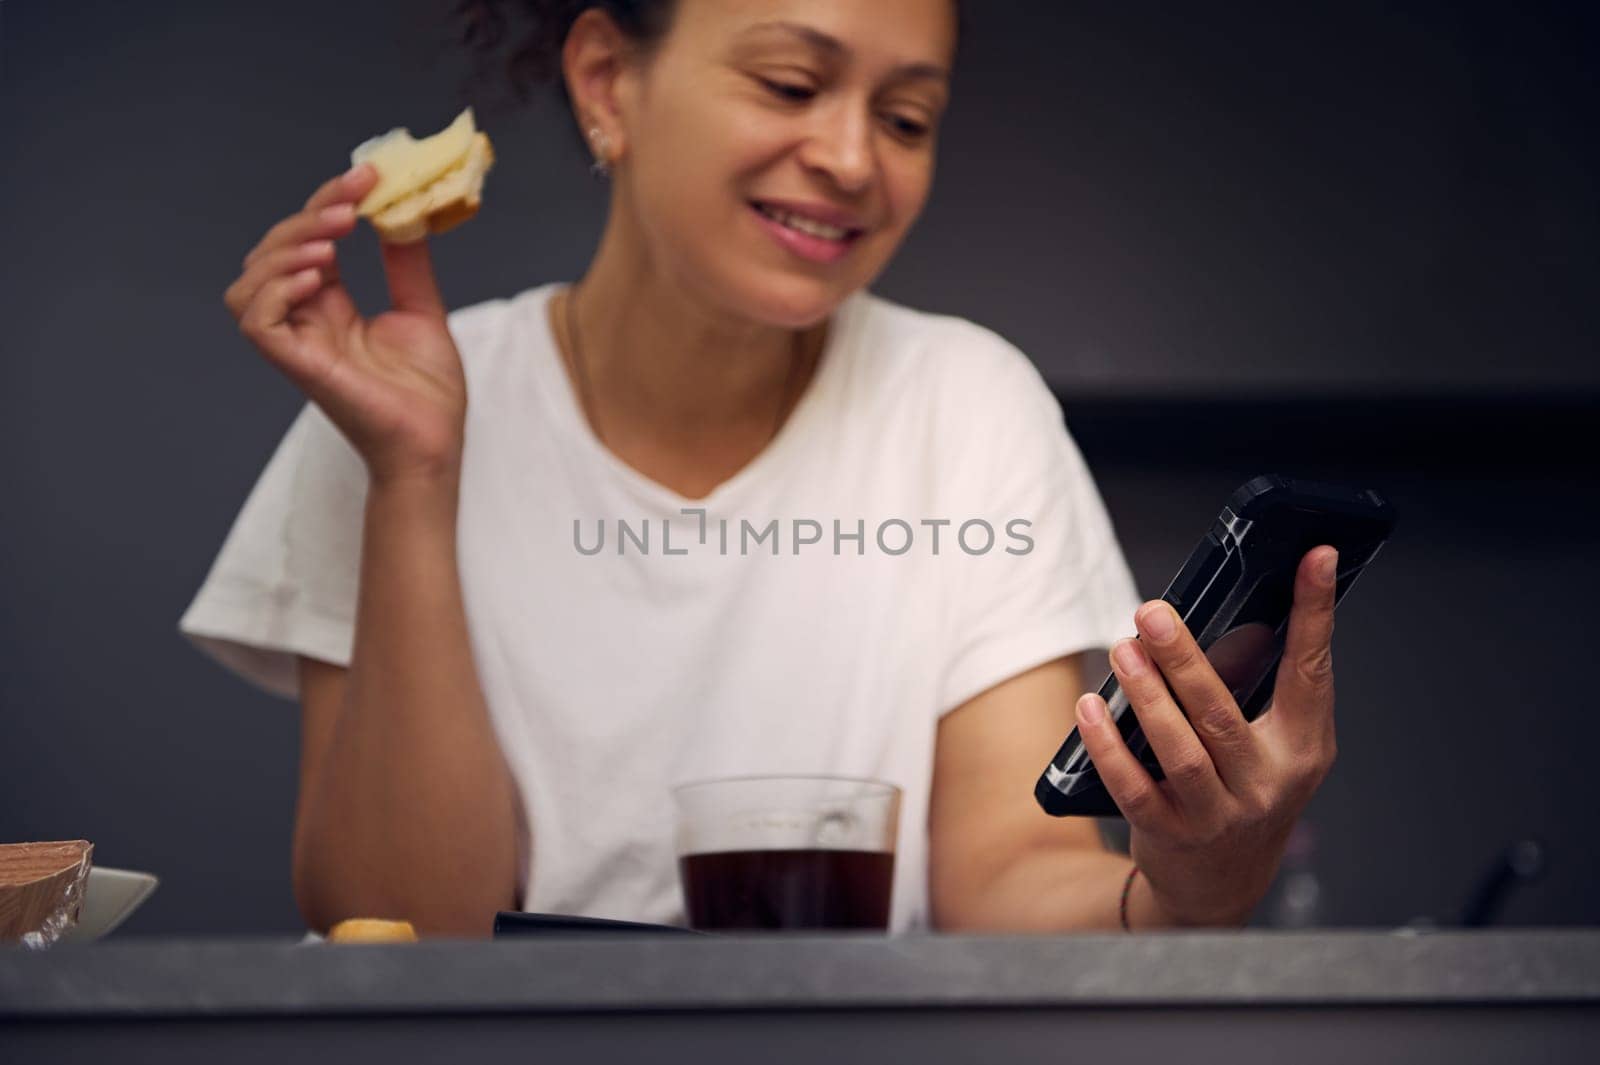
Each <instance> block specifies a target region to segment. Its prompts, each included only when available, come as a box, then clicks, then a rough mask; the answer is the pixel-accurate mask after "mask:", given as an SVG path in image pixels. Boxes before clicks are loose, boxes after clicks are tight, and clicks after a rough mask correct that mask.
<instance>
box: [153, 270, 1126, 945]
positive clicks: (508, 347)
mask: <svg viewBox="0 0 1600 1065" xmlns="http://www.w3.org/2000/svg"><path fill="white" fill-rule="evenodd" d="M559 287H560V286H559V285H557V284H554V283H551V284H546V285H542V286H539V287H537V288H532V289H528V290H526V291H524V292H521V293H519V294H518V295H516V296H514V297H512V298H509V299H494V300H489V301H486V302H483V303H479V304H476V305H474V306H471V307H466V308H462V309H460V310H457V311H454V312H452V313H451V315H450V330H451V333H452V335H453V336H454V337H455V339H456V342H457V346H458V348H459V349H460V351H461V355H462V361H463V364H464V366H465V371H466V377H467V388H468V397H469V405H468V413H467V426H466V437H465V451H464V456H463V460H462V478H461V495H460V512H459V519H458V561H459V566H460V575H461V584H462V592H463V596H464V600H465V605H466V615H467V625H468V630H469V634H470V639H471V644H472V650H473V655H474V659H475V661H476V664H477V668H478V673H479V678H480V680H481V682H482V686H483V692H484V695H485V698H486V700H487V703H488V708H489V712H490V714H491V716H492V718H493V722H494V727H495V730H496V733H497V735H498V736H499V740H500V743H501V746H502V747H503V749H504V751H505V753H506V755H507V759H508V762H509V764H510V766H511V770H512V772H513V773H514V775H515V777H516V780H517V783H518V785H519V786H520V789H521V793H522V796H523V801H524V803H525V805H526V815H527V823H528V825H529V826H530V827H531V840H524V841H522V842H523V843H524V844H525V845H527V850H526V853H528V854H529V855H530V863H529V867H528V868H527V869H526V870H525V871H524V876H525V877H526V880H525V893H524V895H523V905H524V908H525V909H528V910H532V911H540V912H557V913H572V914H583V915H588V916H595V917H612V918H621V919H631V920H642V921H654V922H661V923H682V922H683V920H684V909H683V900H682V896H681V893H680V889H679V885H678V879H677V865H676V857H675V854H674V825H673V807H672V804H671V801H670V799H669V789H670V788H671V787H672V786H673V785H675V784H678V783H681V782H685V781H690V780H698V779H706V778H713V777H724V776H744V775H751V774H767V773H775V774H825V775H840V776H852V777H872V778H877V779H881V780H887V781H890V782H892V783H894V784H897V785H899V786H900V787H901V788H902V789H903V790H904V795H903V799H902V803H903V805H902V810H901V823H900V832H899V839H898V843H897V847H898V856H897V859H896V875H895V888H894V903H893V907H892V919H891V927H892V930H894V931H904V930H907V929H912V928H921V927H926V926H927V924H928V902H927V814H928V797H929V785H930V782H931V777H932V767H933V757H934V740H935V734H936V728H937V725H938V722H939V718H940V716H941V715H943V714H944V713H946V712H947V711H949V710H952V709H954V708H956V707H958V706H960V705H961V704H962V703H963V702H965V701H966V700H968V699H970V698H971V697H973V696H974V695H977V694H978V693H979V692H982V691H983V690H985V689H987V688H989V687H992V686H993V685H995V684H997V683H999V682H1000V681H1003V680H1005V679H1006V678H1008V677H1011V676H1014V675H1015V674H1017V673H1020V672H1022V671H1024V670H1026V669H1029V668H1031V667H1033V666H1036V665H1039V664H1041V663H1043V662H1046V661H1048V660H1050V659H1052V658H1056V657H1059V656H1061V655H1067V654H1071V653H1073V652H1076V651H1079V650H1082V649H1085V648H1091V647H1107V646H1109V645H1110V644H1111V643H1112V642H1113V641H1114V640H1115V639H1117V638H1119V637H1122V636H1129V635H1132V634H1133V612H1134V609H1135V608H1136V607H1137V606H1138V604H1139V598H1138V595H1137V592H1136V590H1135V587H1134V583H1133V580H1132V577H1131V575H1130V573H1129V571H1128V567H1127V563H1126V562H1125V560H1124V558H1123V556H1122V553H1121V550H1120V548H1119V547H1118V544H1117V542H1116V538H1115V536H1114V533H1113V530H1112V526H1111V523H1110V521H1109V518H1108V516H1107V514H1106V511H1105V508H1104V505H1103V504H1102V501H1101V498H1100V495H1099V493H1098V491H1097V489H1096V488H1095V485H1094V482H1093V480H1092V479H1091V477H1090V475H1089V472H1088V470H1087V469H1086V468H1085V466H1084V463H1083V460H1082V457H1081V455H1080V453H1079V451H1078V449H1077V447H1076V445H1075V444H1074V443H1073V441H1072V439H1071V438H1070V436H1069V435H1068V433H1067V430H1066V427H1065V424H1064V422H1063V418H1062V414H1061V409H1060V407H1059V405H1058V404H1057V402H1056V400H1055V397H1054V396H1053V395H1052V394H1051V393H1050V391H1049V389H1048V388H1047V386H1046V385H1045V383H1044V381H1043V379H1042V378H1041V377H1040V375H1039V373H1038V371H1037V370H1036V369H1035V368H1034V366H1033V364H1032V363H1031V362H1029V361H1028V359H1027V357H1026V356H1024V355H1023V354H1022V353H1021V352H1020V351H1018V350H1017V349H1016V348H1015V347H1014V346H1012V345H1011V344H1009V343H1008V342H1006V341H1005V340H1004V339H1002V338H1001V337H1000V336H998V335H997V334H995V333H993V332H991V331H990V330H988V329H985V328H983V327H981V326H978V325H975V324H973V323H972V322H969V321H966V320H964V319H961V318H957V317H953V316H947V315H935V314H929V313H925V312H920V311H916V310H912V309H909V308H906V307H903V306H900V305H898V304H895V303H892V302H890V301H888V300H885V299H882V298H880V297H877V296H875V295H873V294H871V293H869V292H864V291H863V292H857V293H855V294H854V295H852V296H851V297H850V298H848V299H847V300H846V301H845V302H844V303H843V304H842V305H841V306H840V307H839V309H838V310H837V311H836V312H835V313H836V317H835V319H834V322H833V325H832V327H831V328H830V330H829V335H828V341H827V344H826V347H825V349H824V351H823V354H822V357H821V361H820V364H819V366H818V368H817V371H816V374H815V375H814V377H813V378H812V380H811V382H810V383H809V385H808V387H807V389H806V391H805V392H804V393H803V394H802V395H801V397H800V399H799V401H798V403H797V404H796V406H795V408H794V410H793V411H792V413H791V415H790V417H789V419H788V421H787V422H786V423H785V424H784V426H783V428H782V430H781V431H780V432H779V434H778V435H777V437H775V438H774V439H773V441H772V442H771V443H770V444H769V445H768V446H767V447H766V449H765V450H763V451H762V452H761V453H760V454H759V455H758V456H756V458H755V459H753V460H752V461H751V462H750V463H749V464H748V465H747V466H745V467H744V468H743V469H741V470H740V471H739V472H738V473H737V474H735V475H734V476H733V477H731V478H730V479H729V480H727V481H725V482H723V483H722V484H721V485H719V486H718V487H717V488H716V489H715V490H714V491H713V492H712V493H711V494H710V495H709V496H707V497H706V498H704V499H699V500H691V499H687V498H685V497H683V496H680V495H678V494H677V493H675V492H673V491H671V490H669V489H667V488H666V487H664V486H662V485H660V484H658V483H656V482H654V481H651V480H650V479H648V478H647V477H645V476H643V475H642V474H640V473H639V472H638V471H636V470H634V469H633V468H631V467H629V466H627V465H626V464H624V463H623V462H622V461H621V460H620V459H618V458H617V457H616V456H615V455H613V454H612V453H611V452H610V451H608V450H606V449H605V447H604V446H603V445H601V444H600V443H599V441H598V440H596V438H595V437H594V435H593V433H592V432H591V431H590V429H589V427H588V424H587V422H586V421H585V420H584V418H583V416H582V414H581V412H580V409H579V406H578V402H577V398H576V394H575V393H574V391H573V389H572V385H571V382H570V378H569V377H568V375H567V373H566V370H565V367H564V365H563V363H562V360H561V357H560V354H559V352H558V350H557V348H556V346H555V343H554V339H553V337H552V335H551V332H550V329H549V325H548V319H547V317H546V305H547V302H548V300H549V299H550V297H551V295H552V294H553V293H554V292H556V291H557V290H558V289H559ZM365 491H366V470H365V467H364V465H363V463H362V462H361V460H360V458H359V456H358V455H357V454H356V452H355V451H354V450H353V449H352V448H351V447H350V445H349V444H348V443H347V441H346V440H345V438H344V437H343V435H342V434H341V433H340V432H339V431H338V430H337V429H336V428H335V427H334V426H333V425H332V423H331V422H329V421H328V420H327V418H326V417H325V416H324V415H323V414H322V412H321V411H320V410H319V409H318V408H317V407H315V406H314V405H311V404H308V405H307V406H306V407H305V408H304V410H302V412H301V413H300V415H299V417H298V418H297V419H296V420H295V422H294V424H293V425H292V426H291V427H290V429H289V431H288V434H287V435H286V436H285V437H284V439H283V442H282V443H281V444H280V446H279V448H278V450H277V452H276V454H275V455H274V456H273V458H272V460H271V462H270V463H269V464H268V466H267V467H266V470H265V472H264V473H263V474H262V476H261V479H260V480H259V481H258V482H257V484H256V486H255V488H254V490H253V491H252V492H251V494H250V496H249V498H248V500H247V501H246V503H245V505H244V509H243V510H242V511H241V513H240V514H239V516H238V518H237V520H236V521H235V523H234V525H233V528H232V530H231V532H230V533H229V534H228V537H227V540H226V542H225V543H224V544H223V547H222V550H221V553H220V554H219V555H218V557H217V559H216V561H215V563H214V564H213V566H212V568H211V571H210V574H209V576H208V577H207V578H206V580H205V583H204V585H203V586H202V587H201V588H200V591H199V593H198V594H197V595H196V596H195V599H194V601H193V603H192V604H190V606H189V608H188V610H187V612H186V613H185V614H184V616H183V618H182V620H181V621H180V623H179V628H180V630H181V631H182V632H183V633H184V634H186V635H187V636H188V637H190V638H191V639H192V640H193V641H194V642H195V643H196V644H197V645H198V646H199V647H201V648H202V649H203V650H205V651H206V652H208V653H209V654H211V655H212V656H214V657H215V658H216V659H217V660H219V661H220V662H221V663H223V664H224V665H226V666H228V667H230V668H231V669H233V670H235V671H237V672H238V673H240V674H241V675H243V676H244V677H246V678H248V679H250V680H252V681H254V682H255V683H257V684H259V685H261V686H262V687H265V688H267V689H269V690H271V691H273V692H276V693H279V694H282V695H284V696H287V697H294V696H295V695H296V689H297V675H296V664H295V657H294V656H295V655H297V654H300V655H307V656H310V657H312V658H317V659H322V660H324V661H328V662H333V663H336V664H339V665H348V664H349V661H350V652H351V646H352V639H353V631H354V619H355V612H356V591H357V577H358V565H359V554H360V547H361V525H362V520H363V500H364V497H365ZM686 511H687V513H686ZM699 511H703V512H704V513H703V515H702V514H701V513H699ZM774 521H776V525H773V524H771V523H772V522H774ZM941 522H947V523H948V524H941ZM985 523H986V524H985ZM986 530H987V531H986ZM858 534H859V535H858ZM597 543H598V544H600V545H602V546H601V547H600V549H599V550H598V551H596V550H595V548H596V545H597ZM446 709H447V708H443V707H441V711H444V710H446ZM1063 709H1064V713H1063V721H1067V720H1070V711H1068V710H1067V709H1066V708H1063ZM1052 753H1053V752H1052V751H1044V750H1041V751H1040V752H1039V757H1040V768H1041V769H1042V768H1043V766H1044V763H1045V761H1046V760H1047V759H1048V758H1049V756H1050V755H1051V754H1052ZM1015 785H1016V787H1017V788H1018V789H1031V787H1032V785H1033V781H1032V780H1031V779H1030V780H1018V781H1016V782H1015ZM512 842H513V841H508V843H507V845H508V846H509V845H512Z"/></svg>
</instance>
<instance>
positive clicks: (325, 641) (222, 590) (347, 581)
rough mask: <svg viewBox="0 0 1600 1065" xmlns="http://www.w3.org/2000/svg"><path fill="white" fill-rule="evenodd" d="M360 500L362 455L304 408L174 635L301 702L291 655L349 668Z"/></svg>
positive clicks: (361, 511)
mask: <svg viewBox="0 0 1600 1065" xmlns="http://www.w3.org/2000/svg"><path fill="white" fill-rule="evenodd" d="M366 493H367V473H366V466H365V464H364V463H363V462H362V461H361V457H360V455H359V454H357V452H356V451H355V449H354V448H353V447H351V446H350V443H349V441H347V440H346V439H345V437H344V435H343V434H342V433H341V432H340V431H339V430H338V428H337V427H336V426H334V425H333V423H332V422H330V421H329V420H328V418H327V416H326V415H324V414H323V413H322V411H321V409H320V408H318V407H317V406H316V405H315V404H312V403H307V404H306V406H305V407H304V408H303V409H302V410H301V411H300V414H299V416H298V417H297V418H296V419H295V421H294V423H293V424H292V425H291V426H290V427H289V431H288V432H287V433H286V434H285V435H284V437H283V440H282V442H281V443H280V444H279V445H278V449H277V451H276V452H275V453H274V454H273V456H272V458H271V460H270V461H269V462H268V463H267V466H266V469H265V470H263V471H262V474H261V476H260V478H259V479H258V480H257V481H256V484H255V487H254V488H253V489H252V490H251V492H250V495H249V497H248V498H247V499H246V500H245V504H244V508H243V509H242V510H241V511H240V512H239V515H238V517H237V518H235V519H234V522H233V527H232V528H231V529H230V530H229V532H228V536H227V539H226V540H225V541H224V542H223V545H222V550H221V551H220V552H219V553H218V555H217V557H216V560H215V561H214V562H213V563H212V565H211V570H210V572H209V573H208V575H207V576H206V579H205V581H204V583H203V584H202V585H201V586H200V590H199V591H198V592H197V593H196V594H195V597H194V600H193V601H192V602H191V603H190V604H189V607H188V609H187V610H186V611H185V612H184V614H183V617H182V618H181V619H180V620H179V622H178V631H179V632H181V633H182V634H183V635H184V636H186V637H187V638H188V639H189V640H190V641H191V642H192V643H193V644H194V645H195V646H196V647H198V648H199V649H200V650H201V651H203V652H205V653H206V654H207V655H209V656H210V657H212V658H213V659H215V660H216V661H217V662H219V663H221V664H222V665H223V666H225V667H227V668H228V669H230V670H232V671H233V672H235V673H237V674H238V675H239V676H241V677H243V678H245V679H246V680H248V681H250V682H252V683H254V684H256V685H257V686H259V687H261V688H264V689H266V690H267V691H269V692H272V693H274V694H277V695H282V696H284V697H286V698H291V699H293V698H297V697H298V694H299V670H298V664H297V661H296V656H298V655H305V656H307V657H309V658H316V659H320V660H322V661H326V662H332V663H334V664H335V665H341V666H343V665H348V664H349V662H350V651H351V644H352V642H353V639H354V634H355V613H356V589H357V584H358V576H359V571H360V558H361V529H362V523H363V519H364V514H365V501H366Z"/></svg>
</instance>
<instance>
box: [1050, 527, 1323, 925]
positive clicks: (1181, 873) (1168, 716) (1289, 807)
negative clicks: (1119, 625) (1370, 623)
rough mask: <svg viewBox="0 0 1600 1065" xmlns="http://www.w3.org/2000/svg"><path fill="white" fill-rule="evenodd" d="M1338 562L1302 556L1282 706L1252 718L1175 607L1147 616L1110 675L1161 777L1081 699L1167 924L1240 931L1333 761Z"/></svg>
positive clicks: (1082, 725)
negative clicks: (1137, 636) (1158, 764)
mask: <svg viewBox="0 0 1600 1065" xmlns="http://www.w3.org/2000/svg"><path fill="white" fill-rule="evenodd" d="M1337 561H1338V553H1337V552H1336V551H1335V550H1334V549H1333V548H1331V547H1328V546H1322V547H1317V548H1315V549H1313V550H1312V551H1309V552H1307V553H1306V555H1305V557H1304V558H1302V559H1301V561H1300V567H1299V570H1298V571H1297V573H1296V576H1295V587H1294V605H1293V607H1292V608H1291V611H1290V615H1289V631H1288V634H1287V637H1286V640H1285V644H1284V653H1283V661H1282V664H1281V665H1280V667H1279V670H1278V677H1277V682H1276V685H1275V687H1274V689H1273V696H1272V703H1271V704H1270V705H1269V707H1268V709H1267V712H1265V713H1263V714H1262V715H1261V716H1260V717H1259V718H1257V719H1256V720H1255V721H1253V722H1249V721H1246V720H1245V719H1244V716H1243V714H1242V713H1241V712H1240V710H1239V706H1238V703H1237V702H1236V701H1235V700H1234V698H1233V695H1232V693H1231V692H1230V691H1229V689H1228V686H1227V685H1226V684H1225V683H1224V682H1223V680H1222V678H1221V677H1219V676H1218V674H1217V671H1216V669H1215V668H1214V667H1213V665H1212V663H1211V662H1210V661H1209V660H1208V659H1207V658H1206V655H1205V653H1204V652H1202V651H1201V650H1200V648H1199V646H1198V645H1197V644H1196V643H1195V641H1194V638H1193V636H1192V635H1191V634H1190V632H1189V630H1188V629H1187V628H1186V627H1185V626H1184V624H1183V621H1182V620H1181V619H1180V618H1179V617H1178V615H1177V612H1176V611H1174V610H1173V609H1172V607H1171V606H1170V605H1169V604H1167V603H1166V602H1163V601H1160V600H1156V601H1153V602H1149V603H1146V604H1145V605H1144V606H1142V607H1141V608H1140V609H1139V612H1138V615H1137V618H1136V622H1137V625H1138V629H1139V634H1140V639H1139V640H1124V641H1123V642H1121V643H1120V644H1118V645H1117V646H1116V647H1115V648H1113V649H1112V654H1111V661H1112V668H1113V670H1114V671H1115V672H1116V675H1117V681H1118V683H1119V684H1120V685H1121V687H1122V690H1123V691H1124V692H1125V693H1126V694H1127V696H1128V702H1129V705H1130V707H1131V709H1132V710H1133V712H1134V713H1135V714H1136V715H1137V716H1138V720H1139V724H1140V726H1141V727H1142V729H1143V730H1144V734H1145V736H1146V738H1147V739H1148V740H1149V742H1150V746H1151V748H1152V749H1153V750H1154V752H1155V755H1156V757H1157V759H1159V760H1160V762H1161V767H1162V769H1163V770H1164V771H1165V774H1166V778H1165V779H1164V780H1161V781H1159V782H1158V781H1156V780H1153V779H1152V778H1151V776H1150V774H1149V773H1148V772H1147V771H1146V770H1145V768H1144V767H1143V766H1142V765H1140V764H1139V761H1138V759H1136V758H1135V757H1134V756H1133V754H1132V753H1131V752H1130V751H1129V750H1128V747H1127V744H1126V743H1125V742H1124V741H1123V739H1122V736H1121V734H1120V733H1119V732H1118V730H1117V727H1116V724H1115V723H1114V722H1112V721H1111V719H1110V717H1109V716H1108V715H1107V713H1106V710H1105V702H1104V700H1102V699H1100V697H1099V696H1098V695H1094V694H1088V695H1084V696H1083V697H1082V698H1081V699H1079V701H1078V727H1079V730H1080V732H1081V734H1082V736H1083V741H1084V744H1085V746H1086V747H1087V748H1088V751H1089V755H1090V757H1092V758H1093V759H1094V764H1095V767H1096V768H1097V769H1098V770H1099V773H1100V778H1101V780H1102V781H1103V782H1104V784H1105V786H1106V789H1107V790H1108V791H1109V792H1110V793H1111V796H1112V798H1113V799H1115V800H1116V803H1117V805H1118V807H1120V808H1121V810H1122V812H1123V815H1124V816H1125V817H1126V818H1127V819H1128V823H1129V826H1130V827H1131V828H1132V837H1131V846H1130V851H1131V853H1132V856H1133V859H1134V861H1135V862H1136V863H1137V864H1138V866H1139V870H1140V872H1141V873H1143V874H1144V877H1145V879H1146V881H1147V882H1148V891H1149V893H1150V895H1151V897H1152V898H1153V901H1154V902H1155V904H1156V907H1157V909H1158V910H1159V911H1160V917H1161V918H1163V919H1164V921H1163V923H1172V924H1178V925H1228V924H1232V925H1239V924H1243V923H1244V922H1245V921H1246V920H1247V919H1248V918H1249V916H1250V913H1251V911H1252V910H1253V909H1254V908H1255V906H1256V904H1257V903H1258V902H1260V900H1261V898H1262V897H1263V896H1264V895H1265V894H1266V891H1267V889H1268V887H1269V886H1270V885H1271V883H1272V879H1273V877H1274V875H1275V874H1276V872H1277V869H1278V864H1279V862H1280V860H1281V858H1282V855H1283V849H1284V846H1285V844H1286V842H1287V840H1288V836H1289V830H1290V829H1291V828H1292V827H1293V825H1294V822H1295V820H1296V819H1297V818H1298V817H1299V815H1300V813H1301V811H1302V810H1304V809H1305V806H1306V804H1307V803H1308V802H1309V801H1310V799H1311V796H1312V794H1313V793H1314V792H1315V791H1316V789H1317V787H1318V786H1319V785H1320V784H1321V783H1322V780H1323V778H1324V777H1326V776H1327V773H1328V770H1329V768H1330V767H1331V766H1332V764H1333V760H1334V754H1335V742H1334V727H1333V660H1332V650H1331V648H1332V639H1333V606H1334V587H1335V583H1334V572H1335V567H1336V564H1337ZM1163 678H1165V682H1163ZM1169 684H1170V685H1171V691H1170V692H1169V691H1168V688H1167V686H1168V685H1169ZM1174 695H1176V697H1177V701H1176V702H1175V701H1174V699H1173V696H1174Z"/></svg>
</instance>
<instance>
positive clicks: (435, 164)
mask: <svg viewBox="0 0 1600 1065" xmlns="http://www.w3.org/2000/svg"><path fill="white" fill-rule="evenodd" d="M477 130H478V127H477V125H476V123H475V122H474V121H473V115H472V108H470V107H469V108H467V109H466V110H464V111H462V112H461V114H459V115H457V116H456V119H455V121H454V122H452V123H450V125H448V126H446V127H445V128H444V129H442V130H440V131H439V132H438V133H435V134H434V135H433V136H431V137H425V138H423V139H422V140H420V141H419V140H416V139H414V138H413V137H412V136H411V131H410V130H409V129H405V128H401V127H396V128H394V129H391V130H390V131H389V132H388V133H385V134H383V135H382V136H378V137H373V138H372V139H371V140H367V141H363V142H362V143H361V144H359V145H357V146H356V148H355V150H354V151H352V152H351V153H350V165H351V166H360V165H361V164H362V163H371V164H372V165H373V166H375V167H377V170H378V183H377V185H375V186H374V187H373V189H372V191H371V192H369V193H367V195H366V196H365V197H364V198H363V199H362V201H361V203H360V205H359V206H357V208H356V213H357V214H359V215H363V216H366V217H370V216H371V215H373V214H375V213H376V212H378V211H381V210H383V208H385V207H387V206H389V205H390V204H391V203H394V202H395V201H396V200H399V199H401V198H403V197H405V196H408V195H410V194H411V193H413V192H416V191H417V190H418V189H420V188H422V187H423V186H425V185H427V184H428V183H429V182H431V181H433V180H435V179H436V178H438V177H439V176H441V175H442V174H444V173H446V172H447V171H449V170H450V169H451V168H453V167H456V166H459V165H460V164H461V162H462V161H463V160H464V159H466V157H467V153H468V152H469V151H470V150H471V149H472V141H473V136H474V135H475V134H476V133H477Z"/></svg>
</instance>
